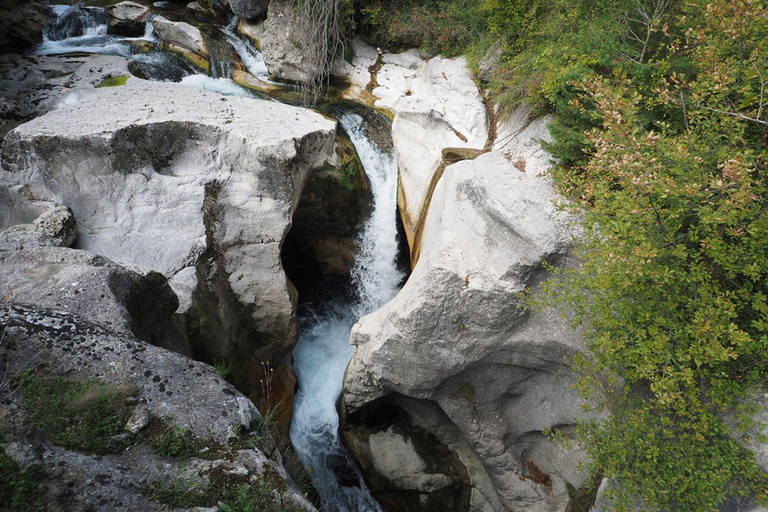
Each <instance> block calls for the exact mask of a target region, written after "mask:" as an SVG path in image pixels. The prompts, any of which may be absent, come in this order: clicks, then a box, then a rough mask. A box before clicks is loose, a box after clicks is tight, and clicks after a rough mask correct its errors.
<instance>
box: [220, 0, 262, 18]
mask: <svg viewBox="0 0 768 512" xmlns="http://www.w3.org/2000/svg"><path fill="white" fill-rule="evenodd" d="M268 6H269V0H229V8H230V9H231V10H232V12H233V13H235V14H236V15H237V16H239V17H240V18H243V19H253V18H258V17H259V16H264V15H265V14H267V7H268Z"/></svg>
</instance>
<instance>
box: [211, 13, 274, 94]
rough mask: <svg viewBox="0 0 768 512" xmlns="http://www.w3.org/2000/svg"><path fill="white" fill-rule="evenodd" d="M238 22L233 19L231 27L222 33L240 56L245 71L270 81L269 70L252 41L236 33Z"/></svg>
mask: <svg viewBox="0 0 768 512" xmlns="http://www.w3.org/2000/svg"><path fill="white" fill-rule="evenodd" d="M237 22H238V18H237V17H235V18H233V19H232V21H231V22H230V23H229V25H227V26H226V27H224V28H222V29H221V32H222V33H223V34H224V37H226V38H227V41H229V44H231V45H232V47H233V48H234V49H235V51H236V52H237V54H238V55H239V56H240V60H241V61H242V62H243V65H244V66H245V69H247V70H248V72H249V73H250V74H252V75H253V76H255V77H256V78H258V79H260V80H264V81H269V70H268V69H267V65H266V63H265V62H264V57H263V56H262V55H261V52H260V51H259V50H257V49H256V47H255V46H254V45H253V44H251V42H250V41H246V40H244V39H243V38H241V37H240V36H238V35H237V34H236V33H235V28H236V27H237Z"/></svg>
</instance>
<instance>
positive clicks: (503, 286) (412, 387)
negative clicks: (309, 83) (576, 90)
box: [344, 152, 586, 512]
mask: <svg viewBox="0 0 768 512" xmlns="http://www.w3.org/2000/svg"><path fill="white" fill-rule="evenodd" d="M557 199H558V198H557V196H556V195H555V193H554V191H553V189H552V186H551V184H550V183H549V182H547V181H546V180H544V179H542V178H537V177H534V176H531V175H529V174H526V173H522V172H520V171H519V170H518V169H517V168H516V167H515V166H514V165H513V164H512V162H510V160H509V159H508V158H506V157H505V156H504V155H502V154H500V153H498V152H492V153H487V154H484V155H481V156H479V157H478V158H476V159H475V160H467V161H462V162H459V163H456V164H454V165H451V166H449V167H447V168H446V170H445V173H444V175H443V177H442V179H441V180H440V181H439V182H438V183H437V186H436V189H435V192H434V196H433V198H432V203H431V205H430V208H429V215H428V217H427V219H426V223H425V228H424V234H423V238H422V249H421V251H422V252H421V257H420V259H419V261H418V263H417V265H416V267H415V268H414V270H413V273H412V275H411V276H410V278H409V280H408V282H407V283H406V284H405V286H404V287H403V289H402V290H401V291H400V293H399V294H398V295H397V296H396V297H395V298H394V299H393V300H392V301H391V302H390V303H389V304H387V305H385V306H384V307H383V308H382V309H380V310H379V311H377V312H375V313H373V314H371V315H368V316H366V317H363V318H362V319H361V320H360V321H359V322H358V323H357V324H356V325H355V327H354V328H353V330H352V335H351V341H352V343H353V344H354V345H355V347H356V349H355V355H354V357H353V359H352V361H351V362H350V365H349V367H348V369H347V374H346V380H345V384H344V404H345V406H346V409H347V412H353V411H356V410H359V409H361V408H363V407H364V406H366V405H367V404H372V403H374V402H375V401H376V400H379V399H382V398H384V399H385V400H386V397H388V396H392V395H395V396H405V397H411V398H413V399H417V400H419V401H426V402H428V403H435V404H437V405H438V406H439V408H440V410H441V411H442V412H444V414H445V418H446V419H444V420H443V422H444V423H446V422H447V424H446V425H445V427H442V430H444V431H445V432H444V433H443V437H444V441H443V442H446V443H447V444H448V445H449V446H451V448H452V449H454V450H456V451H457V452H461V450H462V449H463V448H462V447H461V444H460V443H457V442H456V441H455V440H453V441H452V440H451V439H450V436H447V435H446V432H448V431H450V430H452V429H456V430H458V431H459V432H460V433H461V437H463V438H464V439H466V442H467V443H468V447H469V448H470V449H471V451H472V453H473V456H463V457H462V458H461V459H462V463H463V464H464V465H465V466H466V469H467V471H468V472H469V474H470V475H472V478H473V485H475V487H477V488H478V489H485V492H486V494H488V489H489V488H491V489H493V491H492V492H494V493H495V496H489V497H488V498H487V499H484V500H480V499H479V498H478V499H476V500H475V501H476V504H477V507H480V504H481V503H486V504H489V506H491V505H492V504H493V503H494V502H498V503H501V504H502V505H503V506H504V507H505V510H533V511H542V512H544V511H551V510H564V508H565V506H566V504H567V502H568V492H567V484H570V485H573V486H574V487H576V488H579V487H580V486H581V485H583V484H584V483H585V482H586V475H584V474H580V473H579V472H578V470H577V465H578V464H577V463H578V461H579V460H581V458H582V457H583V455H582V454H581V453H580V452H578V451H574V452H566V451H565V450H564V449H563V448H562V447H561V446H560V445H559V444H558V443H556V442H553V441H551V440H550V439H549V438H547V437H546V435H544V432H545V431H546V430H547V429H550V428H553V427H559V428H565V429H566V430H567V428H568V426H569V425H573V424H574V423H575V421H576V419H577V418H578V417H579V416H580V415H581V414H582V411H581V407H582V403H583V402H582V400H581V398H580V396H579V394H578V393H577V392H576V391H575V390H574V389H572V387H571V386H572V384H573V383H574V382H575V379H576V376H575V375H574V374H573V372H572V371H571V370H570V362H571V360H572V358H573V356H574V355H575V354H576V353H578V352H579V351H580V350H582V349H583V348H584V344H583V340H582V339H581V337H580V336H579V334H578V333H576V332H573V331H572V330H570V329H569V328H568V327H567V326H566V325H565V323H564V322H563V321H562V320H561V319H560V318H559V316H558V314H557V313H555V312H551V311H543V312H534V313H529V312H524V311H523V310H522V309H521V308H520V307H519V299H518V294H519V293H520V292H522V291H523V290H525V289H526V288H528V287H533V288H534V289H535V287H536V284H537V283H538V282H539V281H540V280H541V279H542V278H543V277H544V271H543V270H542V267H541V265H542V263H543V262H544V261H548V262H550V263H557V262H559V261H560V262H561V261H564V258H566V257H567V255H568V251H569V249H570V247H571V244H572V230H571V225H570V223H571V222H572V219H570V218H569V217H568V216H567V215H566V214H564V213H563V212H561V211H559V210H558V208H557V206H556V204H555V202H556V200H557ZM407 410H408V412H409V413H410V414H411V415H412V417H413V421H414V422H416V423H423V424H425V425H428V424H430V421H432V422H433V423H432V426H431V427H430V429H431V430H432V431H438V430H440V428H439V427H438V426H437V425H439V421H438V423H434V421H435V420H434V419H433V420H429V419H428V418H422V416H423V415H424V413H422V412H421V411H420V408H419V407H412V406H409V407H408V408H407ZM361 413H362V411H361ZM436 435H437V434H436ZM473 457H474V458H475V459H474V460H475V462H473ZM481 509H482V508H476V509H473V510H481Z"/></svg>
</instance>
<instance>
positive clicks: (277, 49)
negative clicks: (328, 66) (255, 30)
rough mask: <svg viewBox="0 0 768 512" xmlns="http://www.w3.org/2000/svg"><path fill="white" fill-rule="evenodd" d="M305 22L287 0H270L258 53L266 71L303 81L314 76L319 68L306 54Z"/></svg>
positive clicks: (283, 77) (317, 74)
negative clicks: (262, 59) (304, 40)
mask: <svg viewBox="0 0 768 512" xmlns="http://www.w3.org/2000/svg"><path fill="white" fill-rule="evenodd" d="M306 25H307V21H306V20H304V19H301V18H300V17H299V15H298V14H297V13H296V11H295V10H294V9H293V6H292V3H291V1H290V0H271V1H270V2H269V12H268V14H267V20H266V21H265V22H264V33H263V35H262V37H261V40H260V42H261V52H262V55H263V56H264V62H265V63H266V65H267V68H268V69H269V74H270V75H271V76H274V77H275V78H279V79H282V80H289V81H291V82H298V83H304V82H309V81H310V80H313V79H314V78H316V77H318V76H319V75H320V74H321V73H322V72H323V70H322V69H321V68H320V67H318V66H317V65H316V64H313V63H311V62H310V61H309V53H308V52H307V50H306V48H305V47H304V46H303V44H302V43H301V41H302V40H303V34H304V31H305V30H307V27H306Z"/></svg>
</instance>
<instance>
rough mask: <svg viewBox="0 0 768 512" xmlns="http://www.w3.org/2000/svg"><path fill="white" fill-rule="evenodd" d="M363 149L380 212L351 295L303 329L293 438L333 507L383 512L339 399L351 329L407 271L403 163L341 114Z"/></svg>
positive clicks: (364, 243)
mask: <svg viewBox="0 0 768 512" xmlns="http://www.w3.org/2000/svg"><path fill="white" fill-rule="evenodd" d="M339 121H340V123H341V125H342V126H343V127H344V129H345V131H346V132H347V133H348V134H349V136H350V139H351V140H352V143H353V144H354V145H355V148H356V149H357V152H358V155H359V156H360V160H361V162H362V164H363V167H364V168H365V171H366V174H367V175H368V179H369V181H370V184H371V189H372V192H373V210H372V213H371V217H370V219H369V220H368V222H367V223H366V224H365V226H364V228H363V230H362V233H361V234H360V236H359V244H360V252H359V254H358V256H357V259H356V262H355V265H354V267H353V270H352V280H353V285H354V290H353V294H352V295H353V298H352V299H351V300H338V301H334V302H331V303H330V304H324V305H323V306H324V307H323V308H322V311H321V312H319V313H308V314H307V315H306V316H305V317H304V318H302V319H301V320H300V323H301V324H302V334H301V337H300V338H299V342H298V344H297V345H296V348H295V349H294V351H293V356H294V370H295V372H296V377H297V379H298V382H299V392H298V393H297V395H296V399H295V405H294V411H293V421H292V423H291V433H290V434H291V441H292V443H293V446H294V448H296V451H297V452H298V453H299V456H300V457H301V459H302V462H303V463H304V464H306V465H307V466H309V467H310V468H311V469H312V479H313V483H314V484H315V487H316V488H317V490H318V492H319V494H320V498H321V501H322V503H323V506H324V507H325V509H326V510H334V511H339V512H367V511H377V512H378V511H380V510H381V508H380V506H379V505H378V504H377V503H376V502H375V500H374V499H373V498H372V497H371V496H370V493H369V492H368V489H367V488H366V486H365V483H364V482H363V479H362V477H361V475H360V472H359V470H358V469H357V467H356V466H355V465H354V463H353V462H352V461H351V459H350V456H349V454H348V453H347V452H346V450H345V449H344V448H343V446H342V445H341V443H340V441H339V416H338V412H337V409H336V403H337V401H338V400H339V397H340V396H341V388H342V382H343V378H344V370H345V368H346V366H347V364H348V363H349V360H350V358H351V357H352V353H353V347H352V346H351V345H350V344H349V334H350V330H351V328H352V326H353V325H354V324H355V322H357V320H358V319H359V318H360V317H361V316H363V315H365V314H367V313H370V312H372V311H374V310H376V309H378V308H379V307H381V306H382V305H384V304H385V303H386V302H387V301H389V300H390V299H391V298H392V297H394V296H395V294H396V293H397V291H398V287H399V285H400V282H401V281H402V279H403V274H402V273H401V272H400V271H399V270H398V268H397V264H396V260H397V254H398V243H397V225H396V218H395V215H396V208H397V164H396V161H395V158H394V155H393V153H392V151H391V150H385V149H383V148H381V147H379V146H377V145H376V144H375V143H374V142H373V141H372V140H371V139H370V138H369V137H368V135H367V133H366V126H365V121H364V120H363V118H362V117H361V116H359V115H358V114H354V113H347V114H344V115H342V116H341V118H340V119H339Z"/></svg>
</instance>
